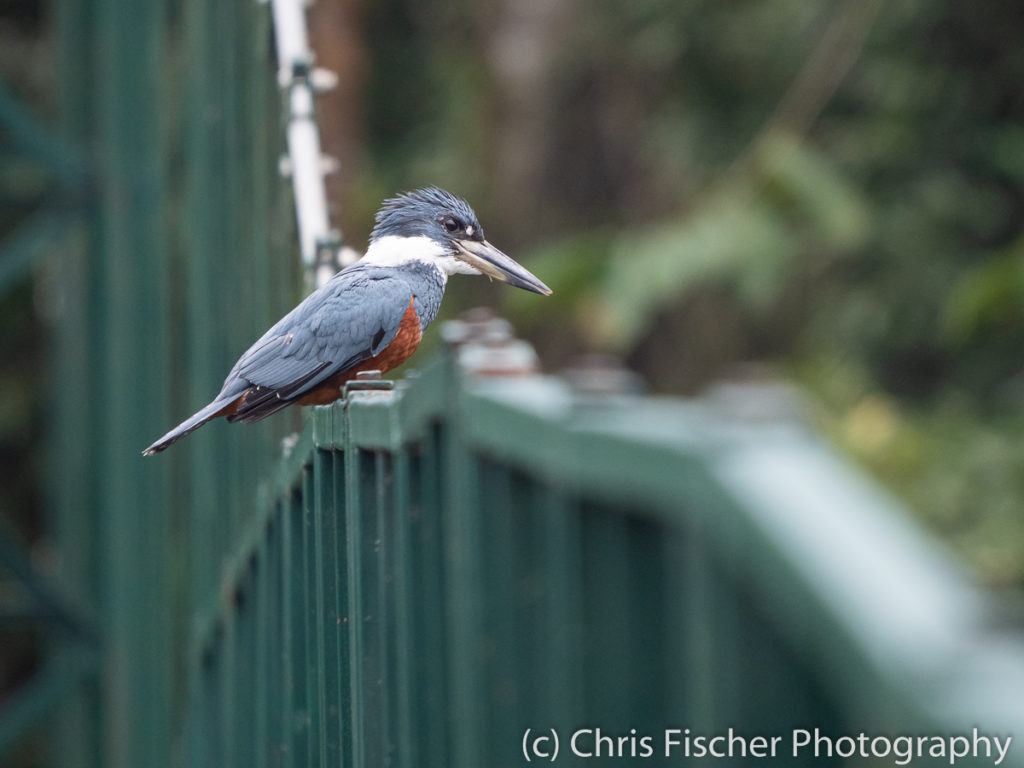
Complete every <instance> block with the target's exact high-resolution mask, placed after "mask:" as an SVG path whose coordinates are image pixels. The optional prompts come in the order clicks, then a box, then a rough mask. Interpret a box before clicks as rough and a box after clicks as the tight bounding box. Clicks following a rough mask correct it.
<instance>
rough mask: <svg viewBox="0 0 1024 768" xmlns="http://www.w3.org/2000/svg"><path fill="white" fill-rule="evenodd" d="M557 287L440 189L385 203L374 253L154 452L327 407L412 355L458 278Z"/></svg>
mask: <svg viewBox="0 0 1024 768" xmlns="http://www.w3.org/2000/svg"><path fill="white" fill-rule="evenodd" d="M454 274H468V275H487V276H488V277H491V278H495V279H498V280H502V281H504V282H506V283H509V284H510V285H514V286H516V287H517V288H524V289H526V290H527V291H533V292H534V293H540V294H544V295H548V294H550V293H551V289H550V288H548V287H547V286H546V285H544V283H542V282H541V281H540V280H538V279H537V278H536V277H535V276H534V275H532V274H531V273H530V272H528V271H527V270H526V269H524V268H523V267H522V266H520V265H519V264H517V263H516V262H515V261H513V260H512V259H511V258H509V257H508V256H506V255H505V254H504V253H502V252H501V251H499V250H498V249H497V248H495V247H494V246H493V245H491V244H490V243H488V242H487V240H485V239H484V232H483V229H482V228H481V227H480V223H479V222H478V221H477V218H476V214H475V213H473V209H472V208H470V207H469V205H468V204H467V203H466V202H465V201H464V200H461V199H459V198H457V197H455V196H454V195H452V194H449V193H448V192H445V191H444V190H442V189H438V188H437V187H429V188H427V189H420V190H416V191H415V192H406V193H403V194H400V195H398V196H397V197H393V198H391V199H389V200H385V201H384V204H383V205H382V206H381V208H380V210H379V211H378V212H377V217H376V226H375V227H374V229H373V233H372V234H371V235H370V246H369V248H368V249H367V251H366V255H365V256H363V258H362V259H361V260H360V261H358V262H357V263H355V264H353V265H352V266H350V267H348V268H347V269H343V270H342V271H341V272H339V273H338V274H336V275H335V276H334V277H333V278H331V279H330V280H329V281H328V282H327V283H326V284H325V285H324V286H323V287H321V288H319V289H317V290H316V291H314V292H313V293H311V294H310V295H309V296H308V297H306V299H305V300H304V301H303V302H302V303H301V304H299V305H298V306H297V307H295V309H293V310H292V311H291V312H289V313H288V314H287V315H285V316H284V317H283V318H281V320H279V321H278V322H277V323H276V324H275V325H274V326H273V327H272V328H271V329H270V330H269V331H267V332H266V333H265V334H263V336H262V337H261V338H260V339H259V341H257V342H256V343H255V344H253V345H252V346H251V347H250V348H249V349H248V351H246V353H245V354H244V355H242V357H241V358H240V359H239V360H238V362H237V363H235V367H234V368H232V369H231V372H230V373H229V374H228V377H227V379H225V380H224V386H223V387H221V390H220V394H218V395H217V397H215V398H214V399H213V402H211V403H210V404H209V405H207V406H206V407H205V408H203V409H202V410H200V411H198V412H197V413H195V414H193V415H192V416H190V417H189V418H187V419H186V420H185V421H183V422H182V423H181V424H179V425H178V426H176V427H175V428H174V429H172V430H171V431H170V432H168V433H167V434H166V435H164V436H163V437H161V438H160V439H159V440H157V441H156V442H155V443H153V444H152V445H151V446H149V447H148V448H147V449H146V450H145V451H143V454H144V455H147V456H149V455H151V454H154V453H158V452H159V451H162V450H164V449H165V448H167V446H169V445H170V444H171V443H173V442H174V441H175V440H178V439H180V438H182V437H184V436H185V435H187V434H189V433H190V432H192V431H194V430H196V429H198V428H199V427H201V426H202V425H203V424H205V423H206V422H208V421H210V420H211V419H215V418H217V417H218V416H225V417H227V420H228V421H258V420H259V419H262V418H264V417H266V416H269V415H270V414H272V413H276V412H277V411H279V410H281V409H282V408H285V407H287V406H289V405H292V404H293V403H298V404H300V405H324V404H327V403H331V402H333V401H335V400H337V399H338V398H339V397H340V396H341V389H340V388H341V387H342V386H343V385H344V383H345V382H346V381H348V380H349V379H353V378H355V375H356V374H357V373H358V372H359V371H367V370H380V371H389V370H391V369H392V368H396V367H397V366H399V365H401V364H402V363H404V362H405V361H406V359H408V357H409V355H411V354H412V353H413V351H414V350H415V349H416V347H417V345H418V344H419V343H420V339H421V338H422V336H423V331H424V330H426V327H427V326H428V325H429V324H430V322H431V321H432V320H433V319H434V317H435V316H436V315H437V310H438V308H439V307H440V306H441V297H442V296H443V295H444V288H445V285H446V284H447V282H448V277H449V275H454Z"/></svg>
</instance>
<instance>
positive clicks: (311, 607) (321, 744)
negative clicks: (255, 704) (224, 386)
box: [299, 467, 327, 766]
mask: <svg viewBox="0 0 1024 768" xmlns="http://www.w3.org/2000/svg"><path fill="white" fill-rule="evenodd" d="M313 487H314V480H313V470H312V468H309V467H307V468H306V469H304V470H303V473H302V566H301V570H302V574H303V580H302V588H303V601H304V606H305V608H304V615H303V624H304V632H305V640H306V650H305V653H306V656H305V665H304V668H303V669H302V670H300V671H299V674H303V675H305V677H306V701H305V709H306V728H307V730H308V734H309V736H308V739H309V746H308V749H309V764H310V765H321V766H323V756H324V754H325V752H326V749H327V744H326V741H325V740H324V731H323V727H322V722H321V712H322V710H321V706H320V704H321V702H322V701H323V698H324V693H323V690H322V681H323V677H322V672H323V629H324V627H323V611H322V610H321V605H319V604H318V596H319V595H320V585H319V582H320V579H321V572H320V571H319V570H318V569H317V561H318V559H319V557H318V553H317V550H318V549H319V541H318V539H317V536H316V527H315V519H314V517H315V513H314V509H313V502H314V490H313Z"/></svg>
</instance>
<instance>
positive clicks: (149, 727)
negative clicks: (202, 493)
mask: <svg viewBox="0 0 1024 768" xmlns="http://www.w3.org/2000/svg"><path fill="white" fill-rule="evenodd" d="M164 12H165V6H164V3H163V2H160V0H140V2H136V3H132V4H130V5H128V6H125V5H124V4H122V3H119V2H116V1H115V0H102V1H101V2H100V3H99V4H98V6H97V19H98V24H97V31H98V34H97V39H96V40H95V44H96V63H97V73H98V75H97V80H98V86H99V93H98V94H97V97H98V104H99V106H98V109H97V112H96V114H97V117H98V137H99V142H98V145H99V147H100V149H99V156H100V157H99V160H100V162H101V164H102V167H101V170H100V173H99V176H98V197H99V199H100V204H101V205H102V225H101V226H102V233H103V234H102V238H103V250H102V252H101V254H102V264H103V267H102V271H101V275H102V278H101V279H102V290H103V293H102V294H101V295H98V296H96V299H97V300H99V301H100V302H102V304H101V307H100V308H99V310H98V311H99V318H100V329H99V330H100V334H99V336H98V338H101V339H103V340H104V342H105V343H104V350H103V354H101V355H100V357H99V358H98V362H97V365H98V368H99V369H101V370H102V371H104V372H105V375H104V376H103V378H102V380H101V381H100V382H99V384H100V386H99V389H98V390H97V393H98V395H99V398H100V399H99V401H98V402H96V403H94V404H93V407H95V408H96V409H97V410H98V411H99V412H101V413H103V414H104V415H105V418H104V420H103V422H102V424H101V428H100V429H99V430H98V432H97V433H96V434H94V435H93V438H94V440H95V442H93V444H92V452H93V454H94V455H95V456H96V459H97V466H96V467H95V468H94V470H95V471H96V472H97V476H98V477H99V478H100V484H101V486H100V487H101V492H100V499H99V504H98V507H97V511H98V513H99V515H100V520H101V523H100V530H101V537H102V539H103V549H102V554H101V563H102V570H103V573H102V582H101V584H102V586H101V589H102V596H103V597H102V602H103V609H102V611H103V613H102V615H103V626H104V628H105V630H106V643H105V646H104V649H105V652H104V658H103V664H104V668H103V675H104V686H103V692H104V693H103V695H104V716H105V717H104V725H105V739H104V746H105V755H104V759H105V763H106V765H108V766H112V768H120V767H121V766H124V767H125V768H127V767H128V766H138V765H146V766H154V768H156V767H158V766H161V765H167V764H168V763H169V761H170V756H171V754H172V741H171V729H170V727H169V723H170V722H171V718H170V709H171V702H170V695H171V656H170V653H169V647H168V644H167V643H168V638H169V637H170V622H169V616H170V612H169V611H168V610H167V606H168V605H169V604H170V603H171V593H170V584H169V581H168V574H169V568H168V565H169V559H168V553H167V551H166V543H167V542H168V541H169V540H170V536H169V506H168V498H169V493H168V491H169V490H170V484H169V480H170V476H169V474H168V472H167V470H166V468H162V467H153V466H144V465H142V464H141V460H140V457H139V456H138V453H137V452H138V451H139V450H140V449H139V448H137V447H136V446H144V445H145V444H146V440H147V439H148V438H149V436H150V435H152V434H159V432H158V430H160V429H161V428H163V427H164V423H165V422H166V421H167V420H168V417H169V409H168V403H169V396H168V392H169V387H168V382H167V380H166V378H165V377H164V376H163V372H165V371H167V370H169V368H170V362H171V361H170V359H169V348H168V345H167V344H166V343H164V340H166V339H167V338H168V336H169V333H168V291H167V281H168V272H167V269H168V261H167V251H166V248H165V246H164V236H165V234H166V229H165V225H166V221H165V219H164V217H163V211H164V205H165V202H166V201H165V199H164V196H163V189H164V183H165V179H164V173H165V167H164V164H163V151H164V139H165V136H164V134H163V133H162V130H161V128H162V126H161V117H162V115H164V114H165V112H164V103H165V102H164V96H165V94H163V93H162V90H161V84H162V83H163V82H164V81H163V79H162V78H161V57H162V53H163V42H164V41H163V34H164V32H165V29H164V25H163V22H164V18H165V16H164ZM154 340H157V343H154ZM140 389H141V390H142V391H144V392H146V393H148V397H146V398H140V397H138V396H137V392H138V391H139V390H140Z"/></svg>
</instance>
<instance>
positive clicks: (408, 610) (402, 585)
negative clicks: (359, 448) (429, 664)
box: [389, 449, 421, 768]
mask: <svg viewBox="0 0 1024 768" xmlns="http://www.w3.org/2000/svg"><path fill="white" fill-rule="evenodd" d="M411 461H412V460H411V457H410V455H409V449H401V450H399V451H398V452H397V455H396V456H395V460H394V484H395V491H394V497H393V501H394V503H393V505H392V506H391V507H390V509H389V514H390V515H391V517H392V528H393V530H394V540H393V547H392V549H393V552H394V565H393V574H392V580H393V594H394V622H393V631H392V637H393V638H394V646H395V650H394V655H395V663H394V676H393V678H392V679H393V689H394V697H393V701H394V710H393V711H394V729H395V731H394V732H395V741H396V753H397V759H396V760H395V761H394V764H395V765H396V766H398V767H399V768H413V766H418V765H420V764H421V763H420V760H419V755H418V751H417V750H416V744H415V741H414V739H413V727H414V724H415V720H416V710H415V708H414V704H413V702H414V685H415V682H414V679H413V673H412V668H413V665H414V664H415V663H416V660H417V659H419V658H420V657H419V655H418V654H415V652H414V651H415V648H416V639H418V636H417V635H415V634H414V618H413V611H412V603H413V601H415V600H416V599H418V598H417V597H416V596H414V594H413V589H414V582H413V579H414V576H413V545H412V540H411V539H412V535H413V531H414V525H415V517H416V513H417V511H418V509H417V507H416V506H415V505H414V504H415V502H414V500H413V489H412V482H413V480H412V476H411V475H412V469H411V466H410V465H411Z"/></svg>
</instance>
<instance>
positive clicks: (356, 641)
mask: <svg viewBox="0 0 1024 768" xmlns="http://www.w3.org/2000/svg"><path fill="white" fill-rule="evenodd" d="M349 436H350V432H349V431H346V437H347V438H348V437H349ZM360 458H361V457H360V455H359V452H358V450H356V449H354V448H353V447H352V444H351V442H349V443H348V444H347V445H346V450H345V534H346V537H347V540H346V542H345V544H346V546H345V559H346V565H347V569H346V571H347V577H348V578H347V579H346V581H347V583H348V611H347V614H348V654H349V655H348V671H349V688H350V691H351V693H350V697H351V698H350V701H351V704H350V710H349V711H350V714H351V719H352V730H351V744H352V765H353V767H354V768H364V766H366V765H367V762H366V751H367V745H366V726H365V721H366V718H367V717H368V716H369V715H368V713H367V711H366V710H367V702H366V679H365V674H364V667H363V663H362V659H363V654H364V653H365V650H364V642H363V631H362V621H363V616H364V612H365V610H366V609H365V606H364V600H363V595H364V584H363V572H364V564H363V538H364V536H365V535H366V533H365V531H364V528H363V519H362V483H361V473H360Z"/></svg>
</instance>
